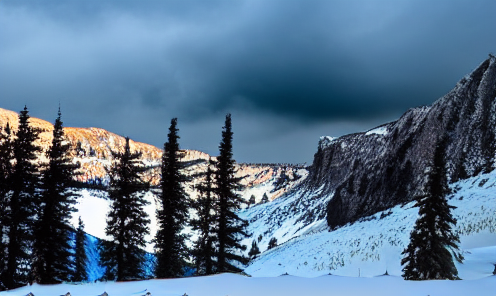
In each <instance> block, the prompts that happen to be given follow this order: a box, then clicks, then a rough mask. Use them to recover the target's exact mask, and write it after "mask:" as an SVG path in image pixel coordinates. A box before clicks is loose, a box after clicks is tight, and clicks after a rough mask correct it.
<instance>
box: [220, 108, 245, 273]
mask: <svg viewBox="0 0 496 296" xmlns="http://www.w3.org/2000/svg"><path fill="white" fill-rule="evenodd" d="M232 139H233V132H232V129H231V114H228V115H227V116H226V122H225V125H224V128H223V131H222V141H221V143H220V145H219V150H220V155H219V157H218V158H217V160H216V161H215V168H216V170H215V184H216V186H215V189H216V190H215V191H216V195H217V209H218V217H217V223H218V228H217V240H218V249H217V272H240V271H241V269H240V268H238V267H236V266H234V265H233V264H234V263H235V262H239V263H241V264H246V263H247V262H248V259H247V258H246V257H244V256H242V255H240V254H239V251H244V250H246V246H244V245H241V243H240V242H241V240H242V237H243V236H244V237H247V236H248V234H247V233H246V231H245V228H246V226H247V225H248V223H247V222H246V221H245V220H243V219H241V218H239V217H238V215H237V214H236V211H238V210H239V209H240V206H241V204H242V203H244V202H245V201H244V200H243V199H242V198H241V196H240V195H239V194H237V193H236V191H239V190H240V189H241V188H242V186H241V184H240V180H241V178H237V177H235V169H234V164H235V162H234V160H233V158H232V157H233V153H232Z"/></svg>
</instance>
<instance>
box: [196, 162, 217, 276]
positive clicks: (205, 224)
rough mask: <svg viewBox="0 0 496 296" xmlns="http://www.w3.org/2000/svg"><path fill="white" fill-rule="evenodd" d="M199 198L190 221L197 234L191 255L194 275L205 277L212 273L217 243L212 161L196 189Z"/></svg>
mask: <svg viewBox="0 0 496 296" xmlns="http://www.w3.org/2000/svg"><path fill="white" fill-rule="evenodd" d="M198 190H199V192H200V196H199V197H198V199H197V200H196V201H195V202H194V203H193V204H194V208H195V210H196V212H197V218H196V219H192V220H191V225H192V227H193V230H196V231H197V232H198V239H197V241H196V242H195V246H194V249H193V251H192V255H193V257H194V261H195V267H196V273H197V274H199V275H207V274H213V273H214V263H215V261H214V257H215V246H214V243H215V242H216V241H217V238H216V231H215V226H216V224H215V218H216V208H215V206H216V204H215V192H214V187H213V171H212V160H211V159H209V163H208V167H207V172H206V173H205V181H204V183H203V184H201V185H200V186H199V187H198Z"/></svg>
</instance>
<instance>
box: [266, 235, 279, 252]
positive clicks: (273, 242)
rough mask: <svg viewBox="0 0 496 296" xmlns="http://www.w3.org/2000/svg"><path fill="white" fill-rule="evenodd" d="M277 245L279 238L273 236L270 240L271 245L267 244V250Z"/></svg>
mask: <svg viewBox="0 0 496 296" xmlns="http://www.w3.org/2000/svg"><path fill="white" fill-rule="evenodd" d="M275 247H277V238H275V237H273V238H271V239H270V240H269V245H268V246H267V250H270V249H273V248H275Z"/></svg>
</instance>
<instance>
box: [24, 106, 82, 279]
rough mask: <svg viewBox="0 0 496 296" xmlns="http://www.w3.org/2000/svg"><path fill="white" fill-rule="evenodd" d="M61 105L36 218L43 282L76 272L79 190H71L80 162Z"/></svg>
mask: <svg viewBox="0 0 496 296" xmlns="http://www.w3.org/2000/svg"><path fill="white" fill-rule="evenodd" d="M60 116H61V114H60V109H59V112H58V117H57V119H56V120H55V124H54V129H53V140H52V145H51V147H50V149H49V151H47V157H48V159H49V163H48V166H47V168H46V169H45V170H44V171H43V174H42V182H41V183H42V186H41V188H42V193H41V203H40V209H39V213H38V215H39V218H38V220H37V222H36V232H35V245H34V247H35V248H34V254H35V262H34V263H33V270H34V273H35V277H36V278H35V279H36V280H37V281H38V282H39V283H41V284H55V283H60V282H62V281H68V280H69V279H70V277H71V274H72V269H73V266H72V260H71V257H72V256H73V254H72V246H71V244H70V241H71V234H72V232H73V228H72V226H71V224H70V219H71V217H72V213H73V212H75V211H76V209H75V207H74V204H75V203H76V198H78V197H79V195H78V194H76V193H74V191H73V190H71V188H70V187H71V185H72V184H73V177H74V176H75V175H76V170H77V169H78V167H79V166H78V165H76V164H73V163H72V159H71V158H69V151H70V148H71V147H70V144H69V143H68V142H66V139H65V135H64V130H63V128H62V121H61V119H60Z"/></svg>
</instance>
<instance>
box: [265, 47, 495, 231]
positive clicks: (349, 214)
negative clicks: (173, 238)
mask: <svg viewBox="0 0 496 296" xmlns="http://www.w3.org/2000/svg"><path fill="white" fill-rule="evenodd" d="M495 98H496V57H494V56H490V57H489V58H488V59H487V60H486V61H484V62H483V63H482V64H481V65H479V66H478V67H477V68H476V69H475V70H474V71H473V72H472V73H471V74H469V75H467V76H465V77H464V78H463V79H461V81H460V82H458V84H456V86H455V87H454V89H453V90H452V91H450V92H449V93H448V94H446V95H445V96H444V97H442V98H441V99H439V100H438V101H436V102H435V103H433V104H432V106H429V107H418V108H412V109H410V110H408V111H407V112H406V113H405V114H404V115H403V116H401V118H399V119H398V120H396V121H394V122H390V123H386V124H383V125H381V126H379V127H376V128H373V129H371V130H369V131H367V132H362V133H356V134H351V135H345V136H342V137H339V138H333V137H322V138H321V140H320V143H319V146H318V150H317V152H316V153H315V156H314V161H313V164H312V165H311V166H310V167H309V174H308V177H307V178H306V180H305V181H304V182H302V183H301V184H300V185H299V186H298V189H297V191H294V192H291V195H295V198H294V199H293V201H284V202H286V203H288V204H284V205H282V204H281V207H279V208H278V209H277V210H276V209H275V210H274V211H273V212H272V214H271V215H270V218H268V217H267V218H264V219H273V220H274V221H276V222H275V224H276V225H282V224H285V223H286V221H287V220H288V219H293V218H288V214H291V212H294V211H298V210H299V209H305V214H304V215H303V216H301V217H300V218H298V221H295V222H298V224H297V225H295V227H293V228H291V229H290V230H289V229H288V231H290V232H294V231H298V232H299V233H300V232H302V231H307V230H310V228H309V227H310V226H309V225H310V224H312V223H313V222H314V221H317V220H319V221H320V220H322V218H323V217H326V216H327V218H328V222H329V225H330V226H331V227H338V226H341V225H345V224H346V223H348V222H353V221H356V220H358V219H360V218H362V217H366V216H370V215H373V214H375V213H377V212H380V211H384V210H387V209H389V208H391V207H394V206H396V205H398V204H402V203H407V202H409V201H412V200H413V199H414V197H415V196H416V195H418V194H419V193H420V191H421V190H422V187H423V183H424V182H425V178H424V175H425V170H426V168H427V167H428V166H429V165H430V164H431V162H432V158H433V152H434V147H435V145H436V144H437V143H438V142H439V141H440V140H441V138H442V137H445V138H446V140H447V148H446V151H445V154H446V162H447V170H448V178H449V180H450V182H454V181H457V180H459V179H463V178H466V177H470V176H475V175H478V174H479V173H480V172H483V171H490V170H491V169H492V168H493V167H494V155H495V147H496V145H495V143H496V141H495V127H496V100H495ZM331 196H333V198H332V199H331ZM278 202H279V203H283V201H278ZM327 202H329V203H328V206H327ZM259 214H260V215H265V214H264V213H263V212H260V213H259ZM290 216H291V215H290ZM291 217H292V216H291Z"/></svg>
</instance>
